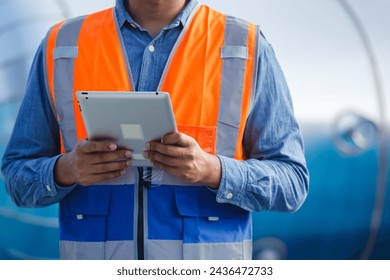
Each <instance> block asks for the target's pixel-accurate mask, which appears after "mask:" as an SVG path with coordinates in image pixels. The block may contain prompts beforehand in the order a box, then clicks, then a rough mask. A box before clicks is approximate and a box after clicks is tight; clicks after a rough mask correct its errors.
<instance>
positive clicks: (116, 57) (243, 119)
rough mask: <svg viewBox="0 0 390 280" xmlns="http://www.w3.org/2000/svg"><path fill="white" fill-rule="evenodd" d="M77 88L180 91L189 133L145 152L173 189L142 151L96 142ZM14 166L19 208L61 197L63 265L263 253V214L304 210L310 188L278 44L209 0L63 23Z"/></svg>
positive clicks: (29, 99) (19, 131)
mask: <svg viewBox="0 0 390 280" xmlns="http://www.w3.org/2000/svg"><path fill="white" fill-rule="evenodd" d="M78 90H113V91H114V90H120V91H156V90H162V91H167V92H169V93H170V95H171V99H172V105H173V108H174V112H175V118H176V122H177V124H178V129H179V133H174V134H170V135H166V136H165V137H164V138H163V139H162V140H161V141H160V142H152V143H148V144H147V145H146V147H145V154H144V156H145V157H146V158H148V159H150V161H151V162H152V163H153V164H154V166H155V167H156V168H157V169H160V170H162V171H163V175H162V177H163V178H162V183H161V184H160V185H158V186H152V185H151V184H150V181H149V180H146V179H145V177H147V176H146V175H147V174H149V172H150V170H148V169H137V168H133V167H131V165H132V152H131V151H130V150H120V149H118V147H117V146H116V145H115V144H114V143H110V142H96V141H90V140H88V139H87V135H86V133H85V129H84V125H83V122H82V120H81V116H80V112H79V110H78V107H77V101H75V97H74V93H75V92H76V91H78ZM114 113H115V112H113V114H114ZM2 171H3V173H4V174H5V177H6V181H7V191H8V193H9V194H10V195H11V197H12V198H13V200H14V201H15V203H16V204H17V205H20V206H24V207H40V206H45V205H50V204H53V203H56V202H60V249H61V250H60V251H61V258H63V259H250V258H251V239H252V228H251V214H250V213H251V211H264V210H274V211H295V210H297V209H298V208H299V207H300V206H301V204H302V203H303V201H304V199H305V197H306V194H307V190H308V172H307V169H306V164H305V159H304V155H303V143H302V137H301V133H300V131H299V127H298V125H297V122H296V120H295V118H294V115H293V109H292V104H291V100H290V95H289V91H288V87H287V85H286V82H285V79H284V77H283V74H282V71H281V69H280V67H279V65H278V63H277V60H276V58H275V55H274V52H273V50H272V48H271V46H270V45H269V44H268V43H267V42H266V40H265V39H264V37H263V36H262V35H261V32H260V31H259V30H258V28H257V27H256V26H255V25H253V24H251V23H247V22H245V21H243V20H239V19H237V18H234V17H231V16H225V15H223V14H220V13H218V12H216V11H214V10H212V9H210V8H209V7H206V6H201V5H199V4H198V3H197V1H196V0H189V1H185V0H128V1H122V0H118V1H117V3H116V6H115V8H113V9H109V10H106V11H102V12H98V13H95V14H92V15H89V16H87V17H80V18H76V19H72V20H69V21H66V22H65V23H60V24H58V25H56V26H54V27H53V28H52V29H51V30H50V31H49V33H48V36H47V37H46V39H45V40H44V41H43V42H42V44H41V46H40V48H39V50H38V52H37V55H36V58H35V60H34V63H33V66H32V70H31V74H30V78H29V81H28V85H27V92H26V96H25V99H24V102H23V104H22V106H21V109H20V113H19V116H18V119H17V121H16V124H15V129H14V132H13V135H12V137H11V140H10V142H9V145H8V147H7V150H6V152H5V155H4V159H3V164H2Z"/></svg>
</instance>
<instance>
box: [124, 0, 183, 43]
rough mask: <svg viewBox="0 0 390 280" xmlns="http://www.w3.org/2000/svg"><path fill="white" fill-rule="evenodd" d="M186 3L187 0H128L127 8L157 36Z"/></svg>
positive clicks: (143, 25)
mask: <svg viewBox="0 0 390 280" xmlns="http://www.w3.org/2000/svg"><path fill="white" fill-rule="evenodd" d="M186 3H187V0H128V1H127V7H126V8H127V10H128V12H129V13H130V15H131V16H132V18H133V19H134V20H135V21H136V22H137V23H138V24H139V25H141V26H142V27H143V28H145V29H147V30H148V31H149V33H150V35H152V37H155V36H156V35H157V34H158V33H159V32H160V31H161V29H163V28H164V27H165V26H167V25H168V24H170V23H171V22H172V21H173V20H174V19H175V18H176V17H177V15H178V14H179V13H180V12H181V10H182V9H183V8H184V7H185V5H186Z"/></svg>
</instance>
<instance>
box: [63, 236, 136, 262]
mask: <svg viewBox="0 0 390 280" xmlns="http://www.w3.org/2000/svg"><path fill="white" fill-rule="evenodd" d="M134 257H135V255H134V241H132V240H120V241H107V242H78V241H66V240H61V241H60V258H61V259H62V260H134V259H135V258H134Z"/></svg>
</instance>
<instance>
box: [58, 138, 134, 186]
mask: <svg viewBox="0 0 390 280" xmlns="http://www.w3.org/2000/svg"><path fill="white" fill-rule="evenodd" d="M131 156H132V152H131V151H126V150H118V147H117V146H116V145H115V144H113V143H110V142H97V141H88V140H81V141H80V142H78V143H77V145H76V146H75V147H74V149H73V150H72V151H71V152H70V153H67V154H64V155H63V156H61V157H60V158H59V159H58V161H57V163H56V165H55V168H54V178H55V181H56V182H57V183H58V184H60V185H65V186H66V185H72V184H74V183H78V184H80V185H83V186H88V185H91V184H96V183H100V182H104V181H106V180H110V179H114V178H118V177H121V176H123V175H124V174H125V173H126V170H125V169H126V168H127V167H128V166H130V165H131V164H132V161H131Z"/></svg>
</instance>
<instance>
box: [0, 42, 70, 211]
mask: <svg viewBox="0 0 390 280" xmlns="http://www.w3.org/2000/svg"><path fill="white" fill-rule="evenodd" d="M59 143H60V135H59V128H58V123H57V120H56V118H55V117H54V115H53V112H52V109H51V106H50V103H49V100H48V97H47V91H46V84H45V78H44V70H43V46H42V44H41V45H40V46H39V48H38V51H37V53H36V55H35V58H34V61H33V64H32V67H31V71H30V75H29V78H28V81H27V87H26V94H25V96H24V99H23V102H22V104H21V107H20V109H19V113H18V117H17V119H16V123H15V126H14V130H13V132H12V135H11V138H10V141H9V143H8V145H7V148H6V150H5V153H4V156H3V161H2V166H1V169H2V172H3V174H4V176H5V181H6V189H7V192H8V193H9V195H10V196H11V198H12V200H13V201H14V202H15V204H16V205H18V206H22V207H40V206H45V205H50V204H54V203H56V202H58V201H60V200H61V199H62V198H63V197H64V196H66V195H67V194H68V193H69V192H70V191H72V189H73V187H74V186H70V187H61V186H59V185H57V184H56V183H55V181H54V175H53V170H54V165H55V163H56V161H57V159H58V158H59V157H60V146H59Z"/></svg>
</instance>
